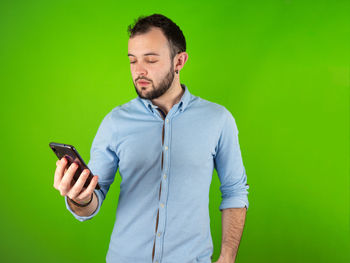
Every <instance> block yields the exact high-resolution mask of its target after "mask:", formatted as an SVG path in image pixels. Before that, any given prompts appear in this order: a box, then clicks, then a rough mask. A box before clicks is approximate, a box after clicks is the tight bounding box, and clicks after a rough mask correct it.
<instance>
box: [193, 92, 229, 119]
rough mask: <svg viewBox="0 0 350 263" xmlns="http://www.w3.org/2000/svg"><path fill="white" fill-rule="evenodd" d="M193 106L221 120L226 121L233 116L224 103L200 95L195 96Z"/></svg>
mask: <svg viewBox="0 0 350 263" xmlns="http://www.w3.org/2000/svg"><path fill="white" fill-rule="evenodd" d="M193 107H195V108H198V109H199V110H201V111H203V114H207V116H211V117H214V118H216V119H218V120H221V122H225V120H226V119H227V118H233V116H232V113H231V112H230V111H229V110H228V109H227V108H226V107H225V106H224V105H221V104H219V103H216V102H212V101H209V100H206V99H203V98H201V97H198V96H194V99H193Z"/></svg>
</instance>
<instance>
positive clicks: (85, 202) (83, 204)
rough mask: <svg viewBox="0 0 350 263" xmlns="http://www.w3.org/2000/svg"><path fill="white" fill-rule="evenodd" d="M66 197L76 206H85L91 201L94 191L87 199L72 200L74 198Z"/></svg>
mask: <svg viewBox="0 0 350 263" xmlns="http://www.w3.org/2000/svg"><path fill="white" fill-rule="evenodd" d="M67 198H68V199H69V200H70V201H71V202H72V203H73V204H74V205H75V206H78V207H86V206H88V205H89V204H90V203H91V202H92V199H93V198H94V193H92V194H91V196H90V198H89V199H88V200H82V201H77V200H74V199H70V198H69V197H68V196H67Z"/></svg>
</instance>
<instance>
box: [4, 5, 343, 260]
mask: <svg viewBox="0 0 350 263" xmlns="http://www.w3.org/2000/svg"><path fill="white" fill-rule="evenodd" d="M153 13H161V14H164V15H166V16H168V17H169V18H171V19H172V20H173V21H174V22H175V23H177V24H178V25H179V26H180V28H181V29H182V30H183V32H184V35H185V37H186V40H187V46H188V49H187V52H188V54H189V60H188V61H187V63H186V65H185V67H184V69H183V70H182V71H181V74H180V80H181V83H184V84H186V85H187V86H188V88H189V90H190V92H191V93H192V94H194V95H196V96H199V97H201V98H204V99H207V100H210V101H213V102H216V103H219V104H221V105H224V106H225V107H226V108H227V109H229V110H230V111H231V113H232V114H233V116H234V117H235V119H236V123H237V126H238V129H239V140H240V145H241V151H242V156H243V163H244V165H245V168H246V172H247V176H248V183H249V185H250V189H249V196H248V197H249V201H250V208H249V210H248V213H247V220H246V225H245V229H244V233H243V237H242V241H241V244H240V248H239V253H238V257H237V261H236V262H239V263H244V262H350V256H349V251H350V250H349V248H350V246H349V244H350V243H349V33H350V32H349V31H350V30H349V28H350V23H349V19H348V15H349V13H350V10H349V2H348V1H305V0H304V1H301V0H300V1H293V0H289V1H287V0H286V1H243V0H242V1H222V0H220V1H219V0H217V1H183V0H179V1H169V2H164V1H124V2H121V1H62V0H61V1H9V0H6V1H4V0H2V1H1V3H0V63H1V64H0V87H1V104H0V107H1V108H0V114H1V130H0V134H1V142H2V143H1V156H0V157H1V168H2V173H1V186H2V187H1V217H0V242H1V243H0V261H1V262H104V261H105V255H106V253H107V249H108V244H109V239H110V234H111V232H112V227H113V224H114V221H115V210H116V207H117V200H118V191H119V184H120V176H119V172H118V174H117V176H116V180H115V182H114V183H113V184H112V186H111V188H110V191H109V193H108V195H107V198H106V200H105V202H104V204H103V206H102V209H101V210H100V212H99V214H98V215H97V216H96V217H95V218H93V219H92V220H89V221H86V222H79V221H78V220H76V219H74V217H73V216H72V215H71V214H70V213H69V212H68V210H67V209H66V207H65V204H64V199H63V197H62V196H61V195H60V193H59V192H58V191H57V190H56V189H55V188H53V178H54V170H55V167H56V166H55V162H56V157H55V156H54V154H53V152H52V151H51V150H50V148H49V146H48V143H49V142H51V141H55V142H63V143H68V144H73V145H75V146H76V148H77V149H78V151H79V152H80V154H81V155H82V157H83V158H84V159H86V161H88V159H89V151H90V146H91V143H92V140H93V138H94V136H95V134H96V131H97V128H98V126H99V124H100V122H101V121H102V119H103V117H104V116H105V115H106V114H107V113H108V112H109V111H110V110H111V109H112V108H114V107H116V106H117V105H120V104H123V103H126V102H128V101H130V100H131V99H133V98H135V97H136V92H135V90H134V87H133V85H132V79H131V74H130V68H129V61H128V58H127V41H128V36H127V33H126V29H127V26H128V25H129V24H131V23H132V22H133V21H134V19H136V18H137V17H138V16H139V15H150V14H153ZM220 201H221V193H220V191H219V180H218V177H217V174H216V172H214V174H213V180H212V185H211V189H210V217H211V231H212V236H213V242H214V254H213V261H214V260H217V258H218V257H219V254H220V245H221V214H220V211H219V209H218V207H219V204H220ZM135 238H137V237H135ZM180 263H182V262H180Z"/></svg>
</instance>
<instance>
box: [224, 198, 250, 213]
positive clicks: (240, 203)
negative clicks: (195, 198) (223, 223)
mask: <svg viewBox="0 0 350 263" xmlns="http://www.w3.org/2000/svg"><path fill="white" fill-rule="evenodd" d="M243 207H246V208H247V211H248V207H249V202H248V197H247V195H240V196H231V197H227V198H224V199H222V201H221V204H220V207H219V209H220V211H222V210H223V209H226V208H243Z"/></svg>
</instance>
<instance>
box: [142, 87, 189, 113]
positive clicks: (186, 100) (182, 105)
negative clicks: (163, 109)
mask: <svg viewBox="0 0 350 263" xmlns="http://www.w3.org/2000/svg"><path fill="white" fill-rule="evenodd" d="M181 87H182V88H183V89H184V90H185V92H184V93H183V94H182V97H181V99H180V101H179V102H178V108H179V109H180V111H184V110H185V109H186V107H187V105H188V103H189V102H190V99H191V93H190V92H189V90H188V88H187V86H186V85H185V84H181ZM138 99H139V100H141V101H142V102H143V104H145V106H146V107H147V108H148V109H150V110H151V111H152V112H153V108H158V106H156V105H154V104H153V103H152V101H151V100H149V99H143V98H141V97H140V96H138Z"/></svg>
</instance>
